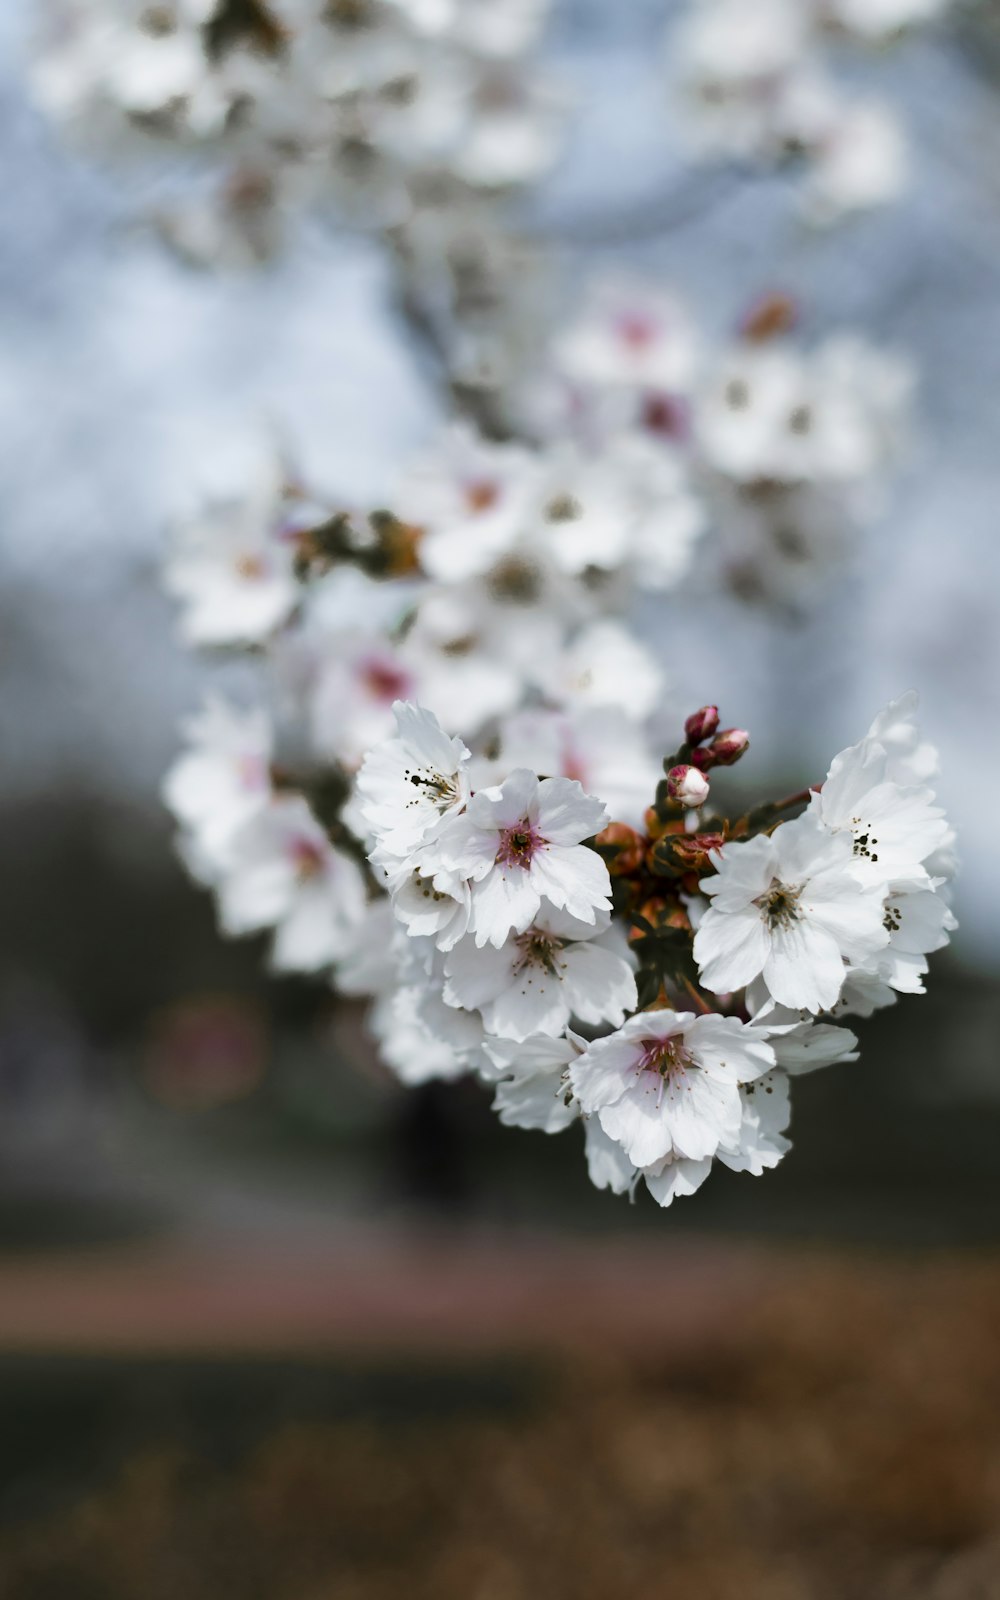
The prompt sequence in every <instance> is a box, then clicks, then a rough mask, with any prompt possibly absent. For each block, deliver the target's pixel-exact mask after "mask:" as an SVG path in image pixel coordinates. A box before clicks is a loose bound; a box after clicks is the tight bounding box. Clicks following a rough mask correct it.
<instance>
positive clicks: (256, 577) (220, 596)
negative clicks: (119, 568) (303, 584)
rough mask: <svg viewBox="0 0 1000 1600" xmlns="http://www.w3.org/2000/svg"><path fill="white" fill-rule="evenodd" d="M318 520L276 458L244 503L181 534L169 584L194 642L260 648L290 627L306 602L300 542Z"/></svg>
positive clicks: (167, 571) (169, 565)
mask: <svg viewBox="0 0 1000 1600" xmlns="http://www.w3.org/2000/svg"><path fill="white" fill-rule="evenodd" d="M316 520H317V513H316V509H315V507H311V506H309V504H308V503H307V502H305V501H303V500H301V499H300V498H299V496H298V494H297V493H296V492H295V491H294V490H293V489H292V488H291V486H290V485H289V483H288V479H287V474H286V471H285V468H284V466H283V464H282V463H281V461H280V460H279V459H277V458H276V457H271V458H270V459H268V460H266V461H265V462H264V464H263V466H262V467H261V468H260V469H259V471H258V475H257V480H256V482H255V483H253V484H252V486H251V488H250V490H249V492H248V494H247V495H246V497H245V499H243V500H241V501H236V502H233V503H230V504H227V505H222V506H219V507H218V508H216V509H213V510H209V511H206V512H205V513H204V514H203V515H202V516H201V517H198V518H196V519H194V520H192V521H190V522H187V523H185V524H183V525H182V526H181V527H179V528H178V530H177V532H176V535H175V539H174V548H173V550H172V552H171V554H170V556H169V558H168V560H167V562H166V564H165V566H164V572H163V581H164V585H165V587H166V589H167V591H168V593H170V594H172V595H174V596H175V597H176V598H177V599H178V600H180V601H181V602H182V604H183V607H184V609H183V611H182V613H181V631H182V633H183V635H184V638H185V639H186V640H187V642H188V643H189V644H194V645H225V644H257V643H260V642H261V641H262V640H264V639H266V638H268V636H269V635H270V634H272V633H273V632H274V630H275V629H276V628H278V627H280V626H281V624H282V623H283V622H286V621H287V619H288V617H289V616H290V614H291V612H292V610H293V609H294V607H295V605H296V604H297V602H298V600H299V597H300V594H301V589H300V586H299V584H298V583H297V582H296V580H295V576H294V573H293V570H292V561H293V556H294V550H295V534H296V533H297V532H298V531H299V530H300V529H301V528H302V527H303V526H305V525H307V524H308V523H309V522H311V521H316Z"/></svg>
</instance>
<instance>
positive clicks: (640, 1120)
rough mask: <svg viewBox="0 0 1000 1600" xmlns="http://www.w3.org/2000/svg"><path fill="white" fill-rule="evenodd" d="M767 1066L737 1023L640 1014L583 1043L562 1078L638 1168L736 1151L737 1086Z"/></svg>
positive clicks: (759, 1047) (762, 1043)
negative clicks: (565, 1077) (584, 1046)
mask: <svg viewBox="0 0 1000 1600" xmlns="http://www.w3.org/2000/svg"><path fill="white" fill-rule="evenodd" d="M774 1064H775V1056H774V1050H773V1049H772V1047H771V1045H770V1044H768V1043H767V1042H766V1040H764V1039H762V1038H761V1037H760V1035H759V1034H757V1033H755V1032H754V1031H753V1029H751V1028H750V1027H749V1025H748V1024H746V1023H743V1022H740V1021H739V1019H738V1018H736V1017H721V1016H716V1015H711V1016H699V1017H696V1016H695V1014H694V1013H693V1012H690V1011H669V1010H664V1011H641V1012H639V1013H638V1014H637V1015H636V1016H634V1017H629V1019H628V1021H627V1022H625V1023H623V1025H622V1026H621V1027H620V1028H619V1029H618V1030H617V1031H616V1032H615V1033H612V1034H609V1035H608V1037H607V1038H605V1039H595V1040H594V1041H593V1043H592V1044H590V1045H588V1047H587V1049H586V1050H585V1051H584V1053H583V1054H582V1055H581V1056H580V1057H579V1058H578V1060H576V1061H575V1062H574V1063H573V1064H572V1065H571V1067H570V1069H569V1078H570V1083H571V1084H572V1087H573V1091H574V1093H575V1094H576V1097H577V1099H578V1100H579V1102H580V1106H581V1108H582V1110H583V1113H584V1115H585V1116H591V1117H596V1118H597V1120H598V1122H599V1123H600V1125H601V1127H602V1128H603V1130H604V1132H605V1133H606V1134H607V1135H608V1137H609V1138H610V1139H612V1140H614V1141H615V1143H616V1144H618V1145H620V1147H621V1149H622V1150H623V1152H624V1153H625V1155H626V1156H627V1157H628V1159H629V1161H631V1162H632V1165H633V1166H634V1167H639V1168H641V1167H652V1166H655V1165H656V1164H657V1163H658V1162H662V1161H665V1160H667V1158H668V1157H680V1158H686V1159H687V1160H691V1161H704V1160H706V1159H708V1158H709V1157H712V1156H714V1155H715V1154H716V1152H717V1151H718V1149H719V1147H720V1146H721V1145H725V1146H735V1145H736V1144H737V1143H738V1141H739V1134H740V1126H741V1122H742V1118H743V1105H742V1101H741V1099H740V1084H741V1083H752V1082H753V1081H754V1079H755V1078H759V1077H760V1076H761V1075H762V1074H763V1073H765V1072H767V1071H769V1070H770V1068H772V1067H773V1066H774Z"/></svg>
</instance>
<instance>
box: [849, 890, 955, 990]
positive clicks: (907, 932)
mask: <svg viewBox="0 0 1000 1600" xmlns="http://www.w3.org/2000/svg"><path fill="white" fill-rule="evenodd" d="M885 926H886V928H887V929H888V930H889V943H888V945H887V946H886V948H885V950H883V951H882V952H880V954H879V955H878V956H876V957H873V958H872V959H871V960H870V961H869V962H867V963H866V964H865V970H867V971H869V972H871V973H873V974H874V975H876V976H878V977H879V978H881V979H882V980H883V981H884V982H885V983H887V984H888V985H889V987H890V988H891V989H896V990H898V991H899V992H900V993H901V994H923V993H924V985H923V977H924V974H925V972H926V971H927V957H928V956H929V955H931V954H932V953H933V952H934V951H935V950H943V949H944V947H945V945H946V944H948V943H949V936H950V934H951V933H952V931H953V930H954V929H955V928H957V926H958V923H957V921H956V920H955V917H954V915H953V914H952V911H951V909H950V907H949V906H948V904H947V902H946V901H945V900H943V899H942V897H941V895H940V894H938V893H937V892H936V891H935V890H934V889H918V890H916V891H914V892H912V893H910V894H896V893H891V894H890V895H889V897H888V899H887V900H886V903H885Z"/></svg>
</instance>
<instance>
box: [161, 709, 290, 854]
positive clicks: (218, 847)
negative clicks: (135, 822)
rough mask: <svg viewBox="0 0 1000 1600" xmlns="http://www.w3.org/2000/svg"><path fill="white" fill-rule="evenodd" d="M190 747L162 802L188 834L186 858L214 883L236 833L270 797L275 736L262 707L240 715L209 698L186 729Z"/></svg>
mask: <svg viewBox="0 0 1000 1600" xmlns="http://www.w3.org/2000/svg"><path fill="white" fill-rule="evenodd" d="M184 733H185V737H186V738H187V740H188V742H189V744H190V746H191V748H190V749H189V750H186V751H185V752H184V753H183V754H182V755H180V756H178V757H177V760H176V761H175V762H174V764H173V766H172V767H171V768H170V770H169V772H168V773H167V775H166V777H165V778H164V780H163V798H164V800H165V801H166V804H167V805H168V806H169V808H170V810H171V811H172V812H173V814H174V816H175V817H176V818H177V820H178V822H179V823H180V824H181V826H182V827H183V828H184V830H185V832H186V835H187V837H186V839H185V858H186V860H187V863H188V865H189V867H191V869H192V871H195V872H196V873H197V876H198V877H199V878H201V879H202V880H203V881H205V882H212V881H213V880H214V878H215V877H216V875H217V874H218V872H219V871H220V870H221V869H222V868H223V867H224V866H225V865H226V863H227V860H228V852H229V846H230V844H231V842H232V839H233V836H234V834H235V833H236V832H237V831H238V830H239V828H240V827H242V825H243V823H245V822H247V821H248V820H249V818H250V817H252V816H254V815H255V814H256V813H257V812H258V811H260V810H261V809H262V807H264V806H265V805H266V804H267V802H268V800H269V799H270V795H271V753H272V746H273V733H272V729H271V722H270V718H269V717H268V715H267V713H266V712H265V711H263V710H262V709H260V708H259V707H254V708H253V709H252V710H248V711H241V710H239V709H238V708H237V707H235V706H231V705H227V704H226V702H225V701H224V700H221V699H219V698H217V697H215V696H210V697H209V698H208V699H207V700H206V702H205V705H204V707H203V708H202V710H201V711H200V712H199V713H198V714H197V715H196V716H194V717H191V718H190V719H189V720H188V721H187V723H186V724H185V725H184Z"/></svg>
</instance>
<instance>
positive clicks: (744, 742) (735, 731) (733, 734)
mask: <svg viewBox="0 0 1000 1600" xmlns="http://www.w3.org/2000/svg"><path fill="white" fill-rule="evenodd" d="M749 748H750V735H749V734H748V733H747V731H746V729H745V728H723V730H722V732H721V733H717V734H716V736H715V738H714V739H713V740H712V742H711V744H710V745H709V747H708V750H707V752H706V754H708V755H709V756H710V757H711V765H712V766H715V767H731V766H732V764H733V762H734V761H738V760H739V759H740V756H742V755H745V754H746V752H747V750H749Z"/></svg>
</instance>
